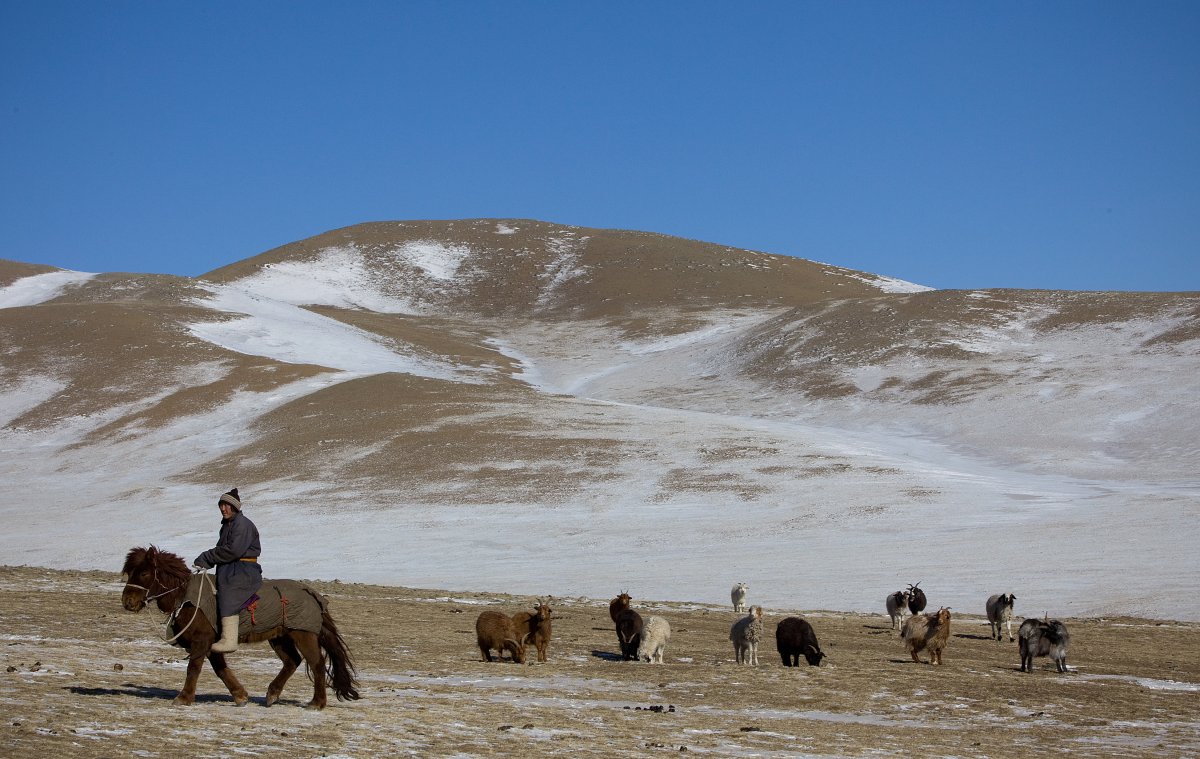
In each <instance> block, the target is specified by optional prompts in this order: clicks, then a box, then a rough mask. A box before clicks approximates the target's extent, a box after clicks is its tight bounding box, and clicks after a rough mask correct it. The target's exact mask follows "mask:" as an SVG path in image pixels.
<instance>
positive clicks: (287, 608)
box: [185, 575, 329, 641]
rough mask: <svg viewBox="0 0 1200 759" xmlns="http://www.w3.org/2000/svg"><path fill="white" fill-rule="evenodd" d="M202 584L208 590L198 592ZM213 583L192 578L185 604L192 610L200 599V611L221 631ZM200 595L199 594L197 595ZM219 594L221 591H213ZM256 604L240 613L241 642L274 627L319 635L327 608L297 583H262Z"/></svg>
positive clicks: (318, 596)
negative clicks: (322, 616)
mask: <svg viewBox="0 0 1200 759" xmlns="http://www.w3.org/2000/svg"><path fill="white" fill-rule="evenodd" d="M201 581H205V582H207V583H208V584H207V587H205V588H203V590H200V589H199V588H198V585H199V583H200V582H201ZM214 586H215V583H213V582H212V578H211V577H208V576H206V575H192V579H191V581H190V582H189V584H188V591H187V597H186V598H187V600H186V601H185V603H188V604H191V605H193V606H195V605H196V604H195V600H194V599H196V598H197V597H198V598H199V599H200V604H199V606H200V611H202V612H204V616H206V617H208V619H209V620H210V621H212V623H213V627H215V628H217V629H218V630H219V629H220V624H221V623H220V617H219V616H217V599H216V596H215V595H214V594H213V588H214ZM198 591H199V592H198ZM216 592H218V593H219V592H220V588H216ZM256 595H257V596H258V598H257V600H252V602H251V605H250V606H249V607H248V608H244V609H242V611H241V613H240V615H239V618H238V637H239V638H240V639H242V640H243V641H244V640H245V639H246V637H247V636H248V635H251V634H253V633H261V632H267V631H269V630H272V629H274V628H277V627H286V628H287V629H289V630H305V631H307V632H311V633H320V632H321V614H322V613H323V612H324V611H325V609H326V608H327V607H328V605H329V602H328V600H327V599H326V598H325V596H323V595H321V594H320V593H318V592H317V591H315V590H313V589H312V588H310V587H308V586H307V585H305V584H304V583H301V582H297V581H296V580H263V584H262V587H261V588H259V589H258V592H257V594H256Z"/></svg>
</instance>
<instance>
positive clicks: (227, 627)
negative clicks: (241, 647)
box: [212, 614, 238, 654]
mask: <svg viewBox="0 0 1200 759" xmlns="http://www.w3.org/2000/svg"><path fill="white" fill-rule="evenodd" d="M237 647H238V615H237V614H231V615H230V616H228V617H221V639H220V640H218V641H217V642H216V643H214V644H212V650H213V651H215V652H216V653H218V654H227V653H230V652H231V651H236V650H237Z"/></svg>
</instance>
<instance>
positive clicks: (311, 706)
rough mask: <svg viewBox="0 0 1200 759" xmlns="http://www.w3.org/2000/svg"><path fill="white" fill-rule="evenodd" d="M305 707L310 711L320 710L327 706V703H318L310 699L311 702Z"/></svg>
mask: <svg viewBox="0 0 1200 759" xmlns="http://www.w3.org/2000/svg"><path fill="white" fill-rule="evenodd" d="M304 708H305V709H308V710H310V711H316V712H319V711H321V710H322V709H324V708H325V704H318V703H317V702H316V701H310V702H309V703H307V704H305V705H304Z"/></svg>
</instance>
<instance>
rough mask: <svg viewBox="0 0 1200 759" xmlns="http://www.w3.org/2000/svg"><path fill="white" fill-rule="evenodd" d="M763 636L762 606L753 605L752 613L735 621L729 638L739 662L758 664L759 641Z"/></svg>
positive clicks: (730, 629)
mask: <svg viewBox="0 0 1200 759" xmlns="http://www.w3.org/2000/svg"><path fill="white" fill-rule="evenodd" d="M762 637H763V620H762V607H761V606H751V607H750V614H749V615H748V616H745V617H742V618H741V619H739V620H738V621H736V622H734V623H733V626H732V627H730V628H729V639H730V640H731V641H733V656H734V658H735V659H736V660H737V663H738V664H750V665H752V666H755V667H757V666H758V642H759V641H760V640H762Z"/></svg>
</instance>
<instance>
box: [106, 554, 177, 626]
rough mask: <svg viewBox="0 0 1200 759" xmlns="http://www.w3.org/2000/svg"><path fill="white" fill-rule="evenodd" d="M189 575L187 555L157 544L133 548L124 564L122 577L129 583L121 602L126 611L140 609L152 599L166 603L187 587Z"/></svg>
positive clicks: (161, 604) (161, 603)
mask: <svg viewBox="0 0 1200 759" xmlns="http://www.w3.org/2000/svg"><path fill="white" fill-rule="evenodd" d="M188 575H189V572H188V569H187V565H186V564H184V563H183V559H181V558H179V557H178V556H176V555H175V554H173V553H167V552H165V551H160V550H159V549H158V548H156V547H155V546H153V545H152V546H150V547H149V548H133V549H130V551H129V553H128V554H126V556H125V565H124V566H123V567H121V580H122V581H123V582H124V583H125V588H124V589H123V590H122V591H121V605H122V606H124V607H125V610H126V611H132V612H139V611H141V610H142V609H144V608H146V604H147V603H148V602H149V601H151V600H154V599H160V600H159V606H160V607H162V606H163V605H164V602H169V600H170V597H172V596H174V594H175V593H176V592H178V591H179V590H181V589H182V588H183V586H184V585H185V584H186V583H187V579H188Z"/></svg>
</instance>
